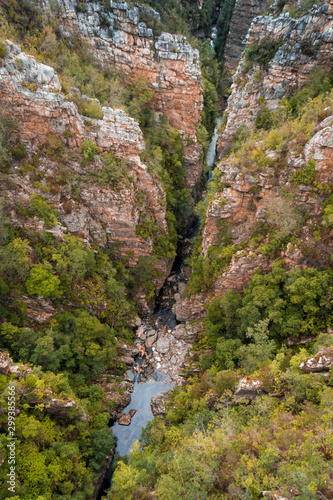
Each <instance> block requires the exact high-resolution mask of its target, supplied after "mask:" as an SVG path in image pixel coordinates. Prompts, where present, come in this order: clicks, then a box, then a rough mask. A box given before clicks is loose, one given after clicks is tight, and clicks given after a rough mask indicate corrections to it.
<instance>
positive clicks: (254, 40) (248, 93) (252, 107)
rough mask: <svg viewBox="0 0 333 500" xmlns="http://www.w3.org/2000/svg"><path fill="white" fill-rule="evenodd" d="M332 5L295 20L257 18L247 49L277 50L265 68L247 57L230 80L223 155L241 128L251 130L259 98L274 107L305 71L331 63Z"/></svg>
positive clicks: (221, 144)
mask: <svg viewBox="0 0 333 500" xmlns="http://www.w3.org/2000/svg"><path fill="white" fill-rule="evenodd" d="M332 13H333V4H332V3H331V2H325V3H322V4H320V5H319V6H315V7H313V8H312V9H311V10H310V11H309V13H308V14H306V15H304V16H302V17H300V18H298V19H294V18H291V17H290V16H289V13H285V14H282V15H279V16H277V17H274V16H261V17H257V18H256V19H255V20H254V21H253V22H252V24H251V28H250V30H249V33H248V35H247V46H249V45H250V44H253V45H255V46H257V47H258V46H260V45H261V47H262V48H263V50H265V47H266V49H267V50H268V45H267V42H268V43H271V42H273V41H275V42H278V43H279V44H280V46H279V47H278V48H277V50H276V51H275V54H274V53H273V54H272V57H271V59H270V60H269V61H268V63H267V65H260V64H257V63H254V64H253V66H252V67H250V68H249V64H248V61H247V58H246V56H245V54H243V55H242V57H241V60H240V63H239V65H238V67H237V70H236V72H235V74H234V77H233V84H232V94H231V96H230V98H229V99H228V106H227V114H228V121H227V124H226V127H225V130H224V131H223V132H222V134H221V135H220V138H219V146H218V150H219V153H220V155H221V156H222V155H223V154H224V153H225V151H226V150H227V149H228V148H229V147H230V145H231V143H232V140H233V134H234V133H235V132H236V130H237V129H238V128H239V127H240V126H241V125H243V124H244V125H246V126H247V127H251V126H252V125H253V124H254V121H255V118H256V115H257V113H258V111H259V109H260V106H261V104H260V102H259V98H260V97H263V98H264V99H265V101H266V104H267V106H268V107H269V108H270V109H274V108H276V107H277V106H278V104H279V103H280V102H281V99H282V97H284V96H287V97H288V96H289V95H290V94H291V92H293V91H295V90H297V89H298V88H299V87H301V86H302V84H304V82H305V81H306V79H307V77H308V75H309V73H310V72H311V71H312V70H313V69H314V68H316V67H318V66H323V67H331V64H332V41H333V30H332V17H331V16H332Z"/></svg>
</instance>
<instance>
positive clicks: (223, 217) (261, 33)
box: [175, 2, 333, 321]
mask: <svg viewBox="0 0 333 500" xmlns="http://www.w3.org/2000/svg"><path fill="white" fill-rule="evenodd" d="M332 7H333V4H332V3H331V2H326V3H323V4H321V5H319V6H316V7H313V8H312V9H311V10H310V12H309V14H307V15H304V16H303V17H300V18H298V19H294V18H290V17H289V16H288V15H287V14H284V15H280V16H277V17H273V16H266V17H258V18H256V19H255V20H254V21H253V23H252V25H251V29H250V31H249V34H248V37H247V41H248V44H257V45H258V44H259V43H260V42H261V41H263V40H267V39H268V40H269V41H272V40H274V39H281V40H282V42H281V46H280V48H279V49H278V50H277V51H276V54H275V56H274V57H273V58H272V60H271V61H270V62H269V63H268V65H267V67H263V66H260V65H259V64H254V65H253V67H252V68H250V69H246V58H245V56H244V54H243V56H242V58H241V60H240V63H239V65H238V67H237V70H236V73H235V76H234V81H233V87H232V94H231V97H230V98H229V101H228V109H227V112H228V121H227V124H226V128H225V129H224V131H223V132H222V133H221V135H220V143H219V149H220V157H222V158H223V152H225V151H226V149H227V148H228V147H230V144H231V142H232V140H233V134H234V133H235V131H236V130H237V129H238V128H239V127H240V126H241V125H242V124H245V125H246V126H247V127H249V128H250V129H251V127H253V125H254V121H255V118H256V114H257V112H258V110H259V109H260V107H261V103H260V102H259V98H260V97H261V96H262V97H264V98H265V101H266V103H267V106H268V107H269V108H270V109H277V107H278V105H279V104H280V103H281V99H282V98H283V97H284V96H287V97H288V96H289V95H290V93H291V92H292V91H293V90H296V89H297V88H299V87H300V86H301V85H302V84H303V83H304V82H305V81H306V79H307V77H308V75H309V73H310V71H311V70H313V69H314V68H317V67H319V66H322V67H324V68H325V67H326V68H327V67H328V68H330V67H331V63H332V53H333V52H332V41H333V30H332ZM309 40H311V47H313V49H312V50H307V47H308V41H309ZM258 73H261V76H260V81H258V80H259V78H258ZM255 75H257V77H256V78H255ZM319 107H320V106H318V108H317V110H316V111H315V109H314V110H313V120H314V121H313V123H314V125H313V124H311V127H313V130H312V132H311V134H309V132H308V131H307V132H306V133H307V134H308V135H307V136H306V137H308V139H307V140H305V141H304V138H303V136H302V133H303V131H302V130H298V132H297V133H295V132H292V129H290V133H288V134H287V135H286V138H285V146H284V150H283V151H284V152H281V151H277V150H275V149H274V148H271V149H269V148H268V147H267V146H265V142H264V140H262V141H260V139H258V142H257V143H256V144H252V146H251V147H249V151H248V152H247V153H246V152H244V154H243V155H240V156H238V157H237V156H235V155H231V156H229V157H228V158H224V159H221V160H220V161H219V163H218V164H217V168H218V169H219V170H220V171H221V173H222V177H221V183H223V185H224V186H225V187H224V189H222V190H220V191H218V192H217V193H216V194H215V196H214V198H213V199H212V201H211V202H210V203H209V205H208V209H207V213H206V222H205V226H204V229H203V240H202V253H203V255H204V256H207V255H209V249H210V248H211V247H217V248H219V246H220V245H221V238H223V236H224V235H225V234H226V233H227V232H228V231H230V238H231V240H230V242H231V244H234V245H239V250H238V251H237V252H235V253H234V254H233V256H232V257H231V261H230V263H229V265H227V266H225V267H224V269H222V271H221V272H220V273H219V274H218V276H217V277H215V279H214V280H213V283H212V284H211V287H210V288H209V290H208V291H207V292H206V293H203V294H202V295H192V296H191V297H189V298H183V299H182V300H180V301H178V302H177V304H176V306H175V311H176V313H177V318H178V319H179V320H180V321H189V320H192V319H195V318H198V317H202V316H203V315H204V305H205V304H206V303H207V302H208V301H210V300H211V298H213V297H214V296H223V295H225V293H226V292H227V290H242V289H243V288H244V287H246V286H247V283H248V281H249V279H250V278H251V277H252V275H253V274H254V272H255V271H257V270H261V271H263V272H265V271H266V272H267V271H269V270H270V269H271V266H272V264H273V262H274V261H275V260H276V259H277V258H282V259H284V261H285V263H286V266H287V268H289V269H291V268H293V267H295V266H305V267H306V266H314V267H322V268H325V267H329V266H330V262H331V261H330V255H331V253H332V249H333V248H332V247H333V239H332V232H331V231H330V229H329V228H328V227H327V225H326V223H325V221H323V214H324V212H323V205H322V203H323V201H324V200H325V199H326V198H327V196H328V194H329V193H330V192H331V186H332V182H333V161H332V160H333V142H332V140H333V104H332V100H329V101H328V102H327V104H326V107H325V108H323V109H322V108H320V110H319ZM310 121H311V120H310ZM308 130H310V129H308ZM277 133H278V134H279V132H277ZM302 141H303V142H302ZM255 152H257V154H255ZM252 153H253V154H252ZM260 154H262V157H260V158H261V160H262V164H261V163H260V162H261V160H260V158H259V156H260ZM258 155H259V156H258ZM281 155H282V156H281ZM282 157H283V159H282ZM310 160H314V162H315V174H314V179H313V181H312V182H311V183H308V184H306V183H304V184H297V183H295V182H294V181H293V179H295V175H297V173H298V172H300V171H301V170H302V169H303V168H304V167H305V166H306V165H307V164H308V162H309V161H310ZM286 193H287V194H288V197H289V198H288V199H289V200H290V199H292V202H290V201H289V202H288V201H286V197H285V194H286ZM272 203H273V204H274V207H275V210H276V213H277V214H279V213H281V217H284V216H285V213H288V210H289V211H290V218H292V217H294V216H295V213H296V212H293V210H295V211H298V213H299V214H302V216H303V217H304V216H305V214H307V217H305V218H304V219H302V221H301V222H300V227H299V229H298V231H297V237H296V238H293V239H292V241H291V242H290V243H289V244H288V245H287V247H286V248H283V249H280V250H278V251H273V252H271V251H264V250H263V251H261V250H260V244H258V243H257V242H255V240H252V241H251V238H254V237H255V235H256V230H257V228H258V227H260V224H262V225H264V224H267V220H268V215H267V214H268V208H269V206H271V205H272ZM283 212H284V214H283ZM277 217H279V215H277ZM287 218H288V217H287ZM316 230H317V231H316ZM261 238H262V241H261V243H262V244H268V243H269V236H268V235H266V236H261ZM266 250H267V247H266Z"/></svg>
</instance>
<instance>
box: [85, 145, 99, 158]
mask: <svg viewBox="0 0 333 500" xmlns="http://www.w3.org/2000/svg"><path fill="white" fill-rule="evenodd" d="M82 153H83V156H84V157H85V159H86V160H92V159H93V157H94V156H95V155H96V153H97V146H96V144H95V143H94V142H92V141H84V142H83V144H82Z"/></svg>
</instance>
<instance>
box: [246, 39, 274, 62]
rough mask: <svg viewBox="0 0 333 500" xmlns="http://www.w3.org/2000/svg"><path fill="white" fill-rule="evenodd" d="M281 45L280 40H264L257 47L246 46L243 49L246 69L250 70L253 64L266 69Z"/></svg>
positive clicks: (252, 45) (254, 45)
mask: <svg viewBox="0 0 333 500" xmlns="http://www.w3.org/2000/svg"><path fill="white" fill-rule="evenodd" d="M282 44H283V40H282V38H278V39H277V40H270V39H269V38H264V39H263V40H261V41H260V43H259V44H258V45H256V44H254V43H252V44H250V45H247V47H246V49H245V59H246V67H247V69H250V68H252V66H253V64H254V63H255V62H258V63H259V64H260V65H261V66H263V67H264V68H265V67H267V66H268V64H269V63H270V61H271V60H272V59H273V57H274V56H275V54H276V52H277V51H278V50H279V48H280V47H281V45H282Z"/></svg>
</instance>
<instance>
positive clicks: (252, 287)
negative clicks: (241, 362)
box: [205, 263, 332, 341]
mask: <svg viewBox="0 0 333 500" xmlns="http://www.w3.org/2000/svg"><path fill="white" fill-rule="evenodd" d="M331 284H332V273H331V272H330V271H320V270H317V269H312V268H308V269H306V270H305V271H304V272H303V273H302V271H301V270H300V269H299V268H295V269H293V270H292V271H290V272H289V273H288V274H287V273H286V271H285V270H284V268H283V266H282V265H281V264H279V263H277V264H275V265H274V266H273V268H272V272H271V273H268V274H261V273H259V272H257V273H256V274H255V275H254V276H253V277H252V278H251V280H250V281H249V285H248V288H247V289H245V290H244V293H243V294H242V295H241V294H239V293H238V292H228V293H227V294H226V296H225V297H224V298H222V299H215V300H213V301H212V302H211V304H209V305H208V316H207V319H206V321H205V323H206V329H207V335H208V336H209V337H211V338H212V339H214V338H215V339H217V338H219V337H220V336H221V337H223V338H225V339H230V338H233V339H235V338H239V339H241V340H242V341H244V340H245V334H246V332H247V331H248V328H254V327H255V326H256V325H258V323H259V322H260V321H262V320H267V319H268V320H269V323H268V330H269V338H270V339H274V340H277V341H281V340H283V339H285V338H286V337H288V336H290V335H291V336H296V337H298V336H300V335H302V334H306V333H312V334H313V333H315V332H318V331H319V330H320V329H323V328H325V327H326V326H327V325H329V324H330V321H331V317H332V306H331V304H330V303H329V300H328V297H330V296H331V294H332V290H331Z"/></svg>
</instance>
